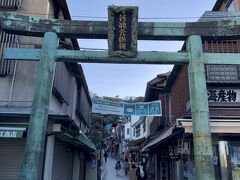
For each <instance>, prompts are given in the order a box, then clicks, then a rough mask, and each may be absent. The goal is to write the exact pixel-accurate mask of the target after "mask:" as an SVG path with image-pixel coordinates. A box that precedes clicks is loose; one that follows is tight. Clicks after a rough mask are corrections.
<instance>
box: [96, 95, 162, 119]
mask: <svg viewBox="0 0 240 180" xmlns="http://www.w3.org/2000/svg"><path fill="white" fill-rule="evenodd" d="M92 112H93V113H100V114H116V115H129V116H131V115H136V116H161V115H162V109H161V101H153V102H138V103H125V102H115V101H107V100H102V99H93V106H92Z"/></svg>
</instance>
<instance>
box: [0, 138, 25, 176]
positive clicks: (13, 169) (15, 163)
mask: <svg viewBox="0 0 240 180" xmlns="http://www.w3.org/2000/svg"><path fill="white" fill-rule="evenodd" d="M24 147H25V139H23V138H21V139H8V138H0V180H19V179H20V170H21V162H22V158H23V152H24Z"/></svg>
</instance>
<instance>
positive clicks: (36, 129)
mask: <svg viewBox="0 0 240 180" xmlns="http://www.w3.org/2000/svg"><path fill="white" fill-rule="evenodd" d="M57 45H58V38H57V35H56V34H55V33H52V32H47V33H45V36H44V42H43V48H42V50H41V53H40V61H39V64H38V70H37V84H36V88H35V92H34V97H33V103H32V111H31V116H30V120H29V125H28V132H27V133H28V136H27V142H26V143H27V144H26V147H25V151H24V157H23V163H22V171H21V180H39V179H40V177H41V173H42V164H43V153H44V149H45V148H44V147H45V135H46V129H47V120H48V110H49V103H50V97H51V93H52V86H53V79H54V73H55V66H56V62H55V60H56V50H57Z"/></svg>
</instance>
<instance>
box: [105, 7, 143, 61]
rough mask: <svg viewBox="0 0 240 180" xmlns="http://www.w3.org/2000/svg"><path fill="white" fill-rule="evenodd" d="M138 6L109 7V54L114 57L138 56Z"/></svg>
mask: <svg viewBox="0 0 240 180" xmlns="http://www.w3.org/2000/svg"><path fill="white" fill-rule="evenodd" d="M137 24H138V7H129V6H109V7H108V54H109V56H112V57H129V58H132V57H136V55H137Z"/></svg>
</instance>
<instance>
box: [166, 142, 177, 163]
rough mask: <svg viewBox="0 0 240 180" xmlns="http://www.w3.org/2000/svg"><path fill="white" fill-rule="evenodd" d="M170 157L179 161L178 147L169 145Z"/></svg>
mask: <svg viewBox="0 0 240 180" xmlns="http://www.w3.org/2000/svg"><path fill="white" fill-rule="evenodd" d="M168 156H169V158H170V159H173V160H177V159H179V154H178V151H177V145H168Z"/></svg>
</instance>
